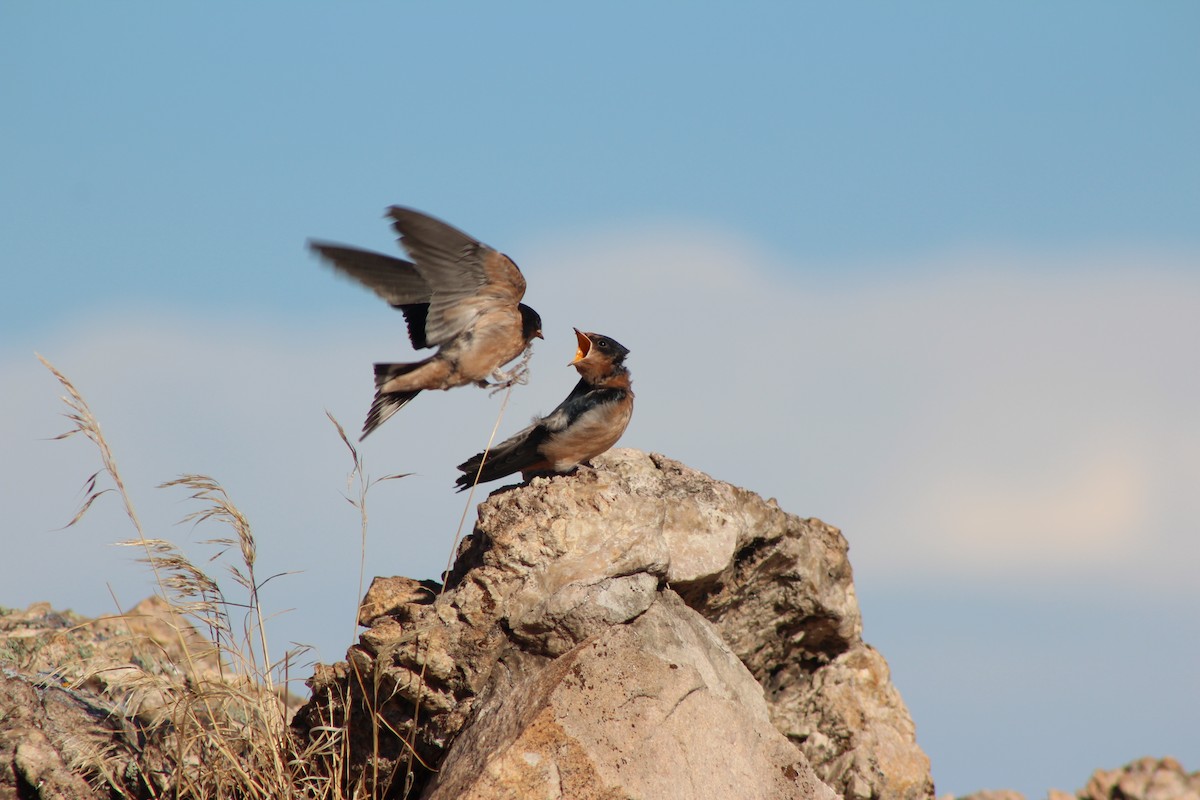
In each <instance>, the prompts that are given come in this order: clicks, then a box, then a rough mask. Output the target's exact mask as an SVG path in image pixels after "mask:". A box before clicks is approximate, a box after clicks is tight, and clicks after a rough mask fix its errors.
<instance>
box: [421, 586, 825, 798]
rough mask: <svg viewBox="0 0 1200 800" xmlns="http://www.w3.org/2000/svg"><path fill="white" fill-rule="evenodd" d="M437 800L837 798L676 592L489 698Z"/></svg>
mask: <svg viewBox="0 0 1200 800" xmlns="http://www.w3.org/2000/svg"><path fill="white" fill-rule="evenodd" d="M500 683H505V684H506V683H507V681H506V680H501V681H500ZM425 796H426V797H428V798H430V800H449V798H475V799H477V800H483V798H497V797H521V798H525V797H530V798H532V797H546V798H557V797H563V798H579V800H585V799H586V798H618V797H620V798H625V797H627V798H646V799H647V800H650V799H651V798H674V797H687V798H693V799H694V800H706V798H712V799H713V800H717V799H718V798H728V797H763V798H779V799H780V800H783V799H784V798H830V799H832V798H834V797H835V795H834V793H833V791H832V790H830V789H829V787H827V786H825V785H824V784H823V783H821V782H820V781H819V780H817V778H816V776H815V775H814V774H813V773H812V770H811V769H810V768H809V766H808V763H807V762H806V761H805V760H804V758H803V756H802V755H801V754H800V753H799V752H798V751H797V750H796V748H795V747H793V746H792V745H791V744H790V743H789V742H788V740H787V739H786V738H784V737H783V736H782V735H781V734H779V733H778V732H777V731H775V730H774V728H772V727H771V725H770V722H769V720H768V716H767V709H766V704H765V703H764V702H763V697H762V689H761V688H760V687H759V686H758V684H757V683H755V681H754V679H753V678H752V677H751V676H750V674H749V673H748V672H747V671H746V670H745V668H744V667H742V665H741V664H740V663H739V662H738V661H737V658H736V657H735V656H734V655H733V654H732V653H731V652H730V651H729V650H728V648H726V647H725V646H724V645H723V644H722V643H721V641H720V640H719V639H718V638H717V637H716V636H715V635H714V633H713V630H712V627H711V626H710V625H708V624H707V623H706V622H705V621H704V620H703V619H702V618H701V617H700V616H699V615H698V614H696V613H695V612H694V611H692V610H691V609H690V608H688V607H687V606H686V605H684V604H683V602H682V601H681V600H679V599H678V598H677V597H675V596H674V595H672V594H669V593H668V594H665V595H664V596H663V597H662V599H660V601H659V602H656V603H654V604H653V605H652V606H651V607H650V608H648V609H647V610H646V612H645V613H643V614H641V615H640V616H638V618H637V619H636V620H635V621H634V622H632V623H631V624H629V625H611V626H608V627H606V628H605V629H604V630H603V631H602V632H600V633H599V634H598V635H596V636H594V637H591V638H589V639H587V640H586V641H585V642H583V643H582V644H580V645H578V646H577V647H575V648H573V649H571V650H570V651H568V652H567V653H565V654H564V655H562V656H561V657H559V658H557V659H555V660H554V661H552V662H551V663H550V664H549V665H547V666H546V667H545V668H543V669H541V670H538V671H535V672H530V673H529V674H527V675H526V676H525V677H524V678H523V679H522V680H521V681H520V682H519V683H518V684H517V685H511V686H510V685H504V686H502V687H496V688H494V687H489V688H488V689H487V690H485V691H484V693H483V694H482V695H481V696H480V697H479V699H478V701H477V704H476V711H475V715H474V717H473V719H472V720H471V721H469V722H468V724H467V727H466V728H465V729H464V731H463V733H462V735H461V736H460V737H459V739H458V740H457V741H456V742H455V744H454V747H453V748H451V749H450V751H449V754H448V756H447V758H446V760H445V761H444V762H443V764H442V767H441V771H440V772H439V773H438V775H437V778H436V780H435V781H434V783H433V784H432V785H431V787H430V789H429V790H428V791H427V792H426V795H425Z"/></svg>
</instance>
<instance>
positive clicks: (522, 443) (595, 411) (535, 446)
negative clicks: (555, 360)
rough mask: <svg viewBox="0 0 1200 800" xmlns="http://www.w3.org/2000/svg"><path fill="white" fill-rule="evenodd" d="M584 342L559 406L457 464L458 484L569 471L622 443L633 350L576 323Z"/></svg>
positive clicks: (630, 390)
mask: <svg viewBox="0 0 1200 800" xmlns="http://www.w3.org/2000/svg"><path fill="white" fill-rule="evenodd" d="M575 338H576V340H577V341H578V345H579V348H578V350H576V352H575V358H574V360H573V361H571V364H570V366H573V367H575V369H576V370H578V372H579V376H580V377H579V383H577V384H575V388H574V389H572V390H571V393H570V394H569V395H567V399H565V400H563V401H562V402H561V403H559V405H558V408H556V409H554V410H553V411H551V412H550V413H549V414H547V415H546V416H544V417H541V418H539V419H535V420H534V422H533V424H532V425H530V426H529V427H528V428H526V429H525V430H523V431H521V432H520V433H518V434H516V435H515V436H513V437H512V438H510V439H507V440H506V441H504V442H501V443H500V444H498V445H496V446H495V447H493V448H492V449H491V450H490V451H487V452H484V453H479V454H477V455H475V456H472V457H471V458H469V459H467V460H466V461H464V462H463V463H462V464H459V465H458V469H459V471H461V472H462V473H463V474H462V475H459V476H458V480H457V481H456V482H455V483H456V485H457V486H458V490H459V491H460V492H461V491H462V490H464V489H468V488H470V487H471V486H472V485H474V484H475V483H486V482H487V481H494V480H496V479H497V478H503V477H505V476H506V475H512V474H513V473H516V472H520V473H521V477H522V478H524V479H526V480H528V479H529V478H530V477H532V476H534V475H537V474H545V473H563V472H570V471H571V470H573V469H575V467H577V466H578V465H579V464H581V463H583V462H585V461H587V460H588V459H590V458H593V457H595V456H598V455H600V454H601V453H603V452H604V451H605V450H607V449H608V448H610V447H612V446H613V445H614V444H616V443H617V440H618V439H620V438H621V434H623V433H624V432H625V428H626V427H627V426H628V425H629V419H630V417H631V416H632V415H633V388H632V385H631V383H630V378H629V370H628V369H627V368H626V367H625V357H626V356H627V355H629V350H628V349H627V348H625V347H623V346H621V344H620V343H618V342H617V341H616V340H615V339H613V338H612V337H611V336H604V335H601V334H599V333H583V332H582V331H580V330H579V329H578V328H576V329H575Z"/></svg>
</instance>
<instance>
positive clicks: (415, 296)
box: [308, 240, 433, 306]
mask: <svg viewBox="0 0 1200 800" xmlns="http://www.w3.org/2000/svg"><path fill="white" fill-rule="evenodd" d="M308 246H309V247H311V248H312V249H313V251H314V252H315V253H317V255H319V256H321V258H322V259H324V260H325V261H326V262H327V263H328V264H329V265H330V266H332V267H333V268H334V269H336V270H337V271H338V272H339V273H341V274H342V275H345V276H346V277H349V278H353V279H354V280H356V281H358V282H359V283H361V284H362V285H363V286H365V287H367V288H368V289H370V290H371V291H373V292H375V294H377V295H379V296H380V297H381V298H383V299H384V300H386V301H387V302H389V303H391V304H392V305H394V306H400V305H406V304H410V303H428V302H429V300H430V299H431V297H432V294H433V291H432V289H431V288H430V286H429V283H428V282H426V280H425V279H424V278H423V277H421V273H419V272H418V271H417V269H416V267H415V266H414V265H413V264H412V263H410V262H408V261H405V260H404V259H401V258H393V257H392V256H387V255H384V254H383V253H373V252H371V251H370V250H360V249H358V248H357V247H347V246H346V245H340V244H334V243H332V242H322V241H315V240H310V241H309V243H308Z"/></svg>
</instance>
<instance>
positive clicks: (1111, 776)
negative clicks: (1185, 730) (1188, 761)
mask: <svg viewBox="0 0 1200 800" xmlns="http://www.w3.org/2000/svg"><path fill="white" fill-rule="evenodd" d="M1078 796H1079V797H1080V798H1081V799H1082V800H1200V772H1193V773H1191V774H1188V772H1186V771H1185V770H1184V768H1183V765H1181V764H1180V763H1179V762H1178V761H1176V760H1175V759H1173V758H1142V759H1138V760H1137V761H1134V762H1132V763H1129V764H1126V765H1125V766H1124V767H1122V768H1121V769H1114V770H1107V771H1106V770H1099V769H1098V770H1096V771H1095V772H1093V773H1092V777H1091V779H1090V780H1088V782H1087V786H1085V787H1084V788H1083V789H1082V790H1081V791H1080V792H1079V795H1078Z"/></svg>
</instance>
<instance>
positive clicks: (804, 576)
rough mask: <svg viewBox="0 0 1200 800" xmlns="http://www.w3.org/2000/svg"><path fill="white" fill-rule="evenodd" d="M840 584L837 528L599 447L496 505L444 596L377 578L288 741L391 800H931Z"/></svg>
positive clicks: (902, 720) (925, 776)
mask: <svg viewBox="0 0 1200 800" xmlns="http://www.w3.org/2000/svg"><path fill="white" fill-rule="evenodd" d="M851 578H852V575H851V569H850V564H849V561H848V560H847V557H846V542H845V540H844V539H843V538H842V536H841V534H840V533H839V532H838V531H837V530H836V529H834V528H831V527H829V526H827V525H825V524H823V523H821V522H819V521H816V520H803V519H800V518H797V517H795V516H792V515H789V514H786V513H785V512H783V511H782V510H780V509H779V508H778V506H777V505H776V504H775V503H774V501H764V500H763V499H762V498H760V497H758V496H757V495H755V494H753V493H751V492H748V491H745V490H743V489H739V488H736V487H733V486H730V485H728V484H725V483H721V482H719V481H715V480H713V479H711V478H709V477H708V476H706V475H703V474H702V473H699V472H696V471H694V470H691V469H689V468H687V467H685V466H683V465H682V464H679V463H678V462H675V461H672V460H670V459H667V458H664V457H662V456H659V455H646V454H644V453H640V452H636V451H631V450H617V451H611V452H609V453H608V454H606V455H604V456H602V457H600V458H597V459H595V461H594V464H593V467H592V468H585V469H582V470H580V471H579V472H577V473H576V474H573V475H570V476H560V477H554V478H537V479H534V480H533V481H532V482H531V483H529V484H527V485H522V486H517V487H511V488H505V489H501V490H499V491H497V492H495V493H493V495H492V496H491V497H490V498H488V500H487V501H485V502H484V503H483V504H481V505H480V508H479V520H478V522H477V524H476V526H475V529H474V532H473V533H472V534H471V536H469V537H468V538H467V539H466V540H465V541H464V543H463V545H462V547H461V548H460V552H459V557H458V560H457V562H456V565H455V567H454V569H453V571H452V572H451V573H450V574H449V575H448V576H447V581H446V585H445V587H439V586H437V585H432V584H424V585H422V584H418V583H417V582H415V581H411V580H407V579H380V580H377V581H376V583H375V585H374V586H373V587H372V590H371V591H370V592H369V593H368V595H367V597H366V599H365V600H364V604H363V609H362V614H361V616H360V621H361V622H362V623H363V624H364V625H366V626H367V628H368V629H367V631H366V632H365V633H364V634H363V635H362V637H361V640H360V642H359V643H358V644H357V645H355V646H354V647H352V648H351V649H350V651H349V652H348V654H347V661H346V662H344V663H342V664H338V665H334V666H332V667H323V668H320V669H319V670H318V672H317V674H316V675H315V676H314V678H313V681H312V682H311V687H312V689H313V699H312V700H311V701H310V703H309V704H308V705H307V706H306V707H305V708H304V709H302V711H301V712H300V713H299V714H298V715H297V719H296V723H295V725H294V729H295V731H296V732H297V734H298V736H300V737H301V738H302V739H304V740H307V741H313V740H314V739H316V738H319V737H320V736H321V735H322V732H323V731H327V730H329V729H331V728H337V727H339V726H343V725H345V726H346V729H347V736H348V739H347V741H348V743H349V747H348V748H347V751H348V752H349V753H351V754H352V755H351V757H350V759H349V760H348V761H347V762H343V763H344V765H345V766H347V767H348V771H347V775H346V779H347V781H349V782H350V783H351V784H354V785H361V786H364V787H368V788H378V789H384V788H385V787H386V789H387V791H390V792H391V793H393V794H395V795H397V796H399V795H400V794H402V793H403V791H404V790H405V789H406V788H407V789H408V790H410V791H411V792H412V793H413V795H414V796H416V795H420V796H423V797H427V798H449V797H460V796H461V797H474V798H479V799H480V800H483V799H484V798H496V797H548V798H553V797H573V798H575V797H589V798H590V797H613V798H617V797H646V798H667V797H687V798H703V797H714V798H715V797H730V796H738V797H764V798H766V797H770V798H775V797H832V796H835V795H837V796H845V797H852V798H872V797H880V798H884V797H886V798H927V797H932V794H933V784H932V781H931V779H930V777H929V763H928V759H926V757H925V756H924V754H923V753H922V752H921V751H920V749H919V748H918V747H917V745H916V742H915V737H914V732H913V725H912V722H911V720H910V718H909V716H908V713H907V711H906V710H905V708H904V705H903V703H902V702H901V701H900V698H899V696H898V694H897V693H896V691H895V689H894V688H893V687H892V686H891V684H890V683H889V680H888V673H887V667H886V664H885V663H884V661H883V659H882V657H880V656H879V654H878V653H876V652H875V651H874V650H872V649H871V648H870V647H868V646H867V645H866V644H864V643H863V641H862V638H861V630H862V626H861V619H860V616H859V611H858V606H857V602H856V600H855V596H854V587H853V583H852V580H851ZM353 754H358V755H353Z"/></svg>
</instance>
